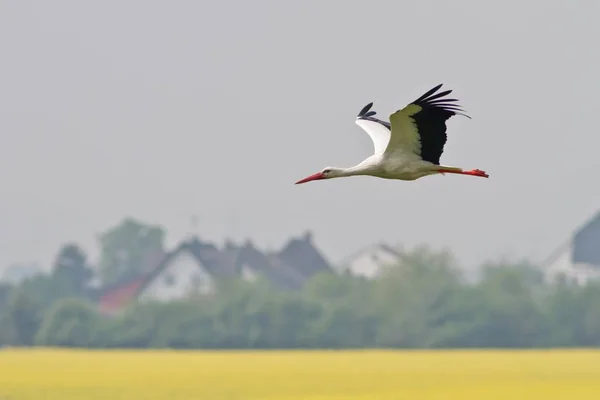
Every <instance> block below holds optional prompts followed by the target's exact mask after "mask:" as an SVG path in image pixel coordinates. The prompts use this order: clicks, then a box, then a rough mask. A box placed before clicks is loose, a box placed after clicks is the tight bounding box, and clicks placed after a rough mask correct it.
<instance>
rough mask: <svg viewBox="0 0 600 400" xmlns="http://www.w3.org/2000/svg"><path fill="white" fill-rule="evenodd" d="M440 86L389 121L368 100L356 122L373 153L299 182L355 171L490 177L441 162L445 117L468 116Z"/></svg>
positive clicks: (391, 175)
mask: <svg viewBox="0 0 600 400" xmlns="http://www.w3.org/2000/svg"><path fill="white" fill-rule="evenodd" d="M441 86H442V85H439V86H436V87H435V88H433V89H431V90H429V91H428V92H427V93H425V94H424V95H423V96H421V97H420V98H419V99H417V100H415V101H414V102H413V103H411V104H409V105H407V106H406V107H404V108H402V109H401V110H398V111H396V112H394V113H393V114H392V115H390V117H389V119H390V122H389V123H387V122H385V121H381V120H379V119H377V118H375V117H373V116H374V115H375V114H376V113H375V112H374V111H369V110H370V109H371V106H372V105H373V103H369V104H367V105H366V106H365V107H364V108H363V109H362V110H361V111H360V113H359V114H358V117H357V118H356V124H357V125H358V126H360V127H361V128H362V129H363V130H364V131H365V132H366V133H367V134H368V135H369V137H370V138H371V140H372V141H373V147H374V154H373V155H372V156H370V157H368V158H367V159H365V160H364V161H362V162H361V163H360V164H358V165H356V166H354V167H350V168H335V167H327V168H325V169H323V170H322V171H321V172H318V173H316V174H313V175H311V176H309V177H306V178H304V179H302V180H300V181H298V182H296V183H297V184H298V183H305V182H309V181H313V180H319V179H329V178H339V177H345V176H356V175H370V176H375V177H378V178H384V179H398V180H403V181H413V180H415V179H419V178H421V177H424V176H427V175H434V174H444V173H453V174H463V175H472V176H480V177H485V178H487V177H488V175H487V174H486V173H485V172H483V171H480V170H472V171H464V170H463V169H462V168H456V167H448V166H444V165H439V158H440V156H441V154H442V152H443V148H444V144H445V143H446V120H447V119H448V118H450V117H451V116H452V115H456V114H461V115H464V116H466V117H468V116H467V115H465V114H463V113H462V112H461V109H460V107H459V106H457V105H456V104H454V103H452V102H453V101H457V100H456V99H447V98H443V96H445V95H446V94H448V93H450V92H451V90H447V91H444V92H440V93H437V94H435V92H436V91H437V90H438V89H439V88H440V87H441Z"/></svg>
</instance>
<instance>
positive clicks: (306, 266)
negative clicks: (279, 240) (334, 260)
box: [277, 231, 333, 278]
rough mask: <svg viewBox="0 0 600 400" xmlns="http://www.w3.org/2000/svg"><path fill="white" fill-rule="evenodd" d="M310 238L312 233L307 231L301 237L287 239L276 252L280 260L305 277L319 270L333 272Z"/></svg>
mask: <svg viewBox="0 0 600 400" xmlns="http://www.w3.org/2000/svg"><path fill="white" fill-rule="evenodd" d="M312 238H313V237H312V233H311V232H310V231H307V232H306V233H305V234H304V236H303V237H301V238H294V239H291V240H290V241H288V242H287V244H286V245H285V246H284V247H283V249H282V250H281V251H279V253H277V257H278V258H279V259H280V260H282V261H283V262H284V263H286V264H287V265H290V266H291V267H293V268H294V269H295V271H296V272H298V273H299V274H300V275H302V276H304V277H306V278H309V277H311V276H312V275H314V274H316V273H319V272H324V271H325V272H333V270H332V268H331V265H330V264H329V262H327V260H326V259H325V257H324V256H323V255H322V254H321V252H320V251H319V250H318V249H317V248H316V246H315V245H314V244H313V240H312Z"/></svg>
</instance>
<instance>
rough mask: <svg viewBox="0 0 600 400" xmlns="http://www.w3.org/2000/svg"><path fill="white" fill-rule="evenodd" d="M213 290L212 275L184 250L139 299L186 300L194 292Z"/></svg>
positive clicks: (147, 287) (171, 261)
mask: <svg viewBox="0 0 600 400" xmlns="http://www.w3.org/2000/svg"><path fill="white" fill-rule="evenodd" d="M213 288H214V281H213V279H212V277H211V276H210V274H209V273H208V272H207V271H206V269H205V268H204V267H203V266H202V265H201V263H200V262H199V261H198V259H197V258H196V257H194V256H193V255H192V254H191V253H190V252H189V251H187V250H183V251H181V252H179V254H177V255H176V256H175V257H173V258H172V259H171V260H170V261H169V264H168V265H167V267H166V268H164V269H163V270H162V271H161V272H160V274H158V275H157V276H156V277H155V278H154V279H153V280H152V282H151V283H150V284H149V285H148V286H146V288H145V289H144V290H143V291H142V293H141V295H140V297H139V299H140V301H147V300H153V301H156V300H159V301H169V300H175V299H181V298H184V297H186V296H187V295H189V294H191V293H192V292H193V291H194V290H198V292H199V293H202V294H206V293H209V292H210V291H211V290H212V289H213Z"/></svg>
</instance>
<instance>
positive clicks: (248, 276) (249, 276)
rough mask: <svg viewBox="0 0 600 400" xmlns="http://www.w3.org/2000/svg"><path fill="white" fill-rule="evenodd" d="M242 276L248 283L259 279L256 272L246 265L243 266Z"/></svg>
mask: <svg viewBox="0 0 600 400" xmlns="http://www.w3.org/2000/svg"><path fill="white" fill-rule="evenodd" d="M241 275H242V278H243V279H244V280H246V281H248V282H254V281H256V279H257V278H258V275H257V274H256V272H255V271H254V270H253V269H252V268H250V266H249V265H248V264H246V263H244V264H242V268H241Z"/></svg>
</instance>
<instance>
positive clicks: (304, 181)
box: [296, 172, 325, 185]
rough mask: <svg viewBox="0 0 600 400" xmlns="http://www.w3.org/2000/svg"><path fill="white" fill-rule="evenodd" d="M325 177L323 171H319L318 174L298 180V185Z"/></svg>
mask: <svg viewBox="0 0 600 400" xmlns="http://www.w3.org/2000/svg"><path fill="white" fill-rule="evenodd" d="M324 178H325V177H324V176H323V173H321V172H317V173H316V174H313V175H311V176H307V177H306V178H304V179H300V180H299V181H298V182H296V185H298V184H300V183H306V182H310V181H316V180H319V179H324Z"/></svg>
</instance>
